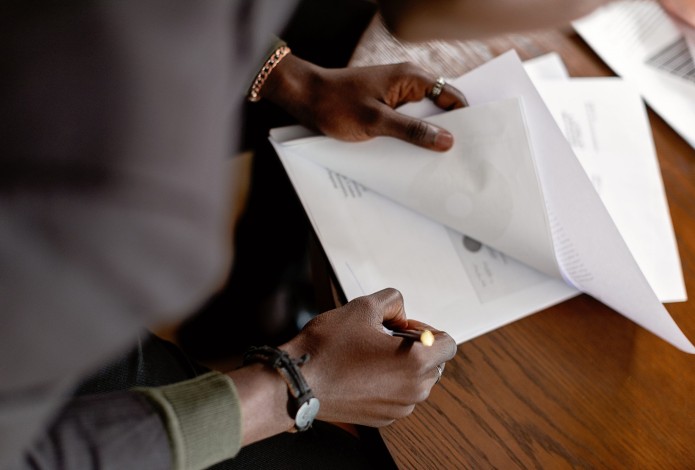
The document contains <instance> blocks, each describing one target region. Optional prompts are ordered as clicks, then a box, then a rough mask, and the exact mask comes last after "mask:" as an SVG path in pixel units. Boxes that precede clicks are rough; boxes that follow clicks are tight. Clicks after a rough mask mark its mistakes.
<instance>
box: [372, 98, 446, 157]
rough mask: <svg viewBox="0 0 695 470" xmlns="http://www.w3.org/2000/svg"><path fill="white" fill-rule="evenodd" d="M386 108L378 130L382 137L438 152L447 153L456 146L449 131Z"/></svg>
mask: <svg viewBox="0 0 695 470" xmlns="http://www.w3.org/2000/svg"><path fill="white" fill-rule="evenodd" d="M384 108H385V109H384V118H383V119H382V120H381V125H380V126H379V129H377V131H378V133H379V134H380V135H386V136H390V137H395V138H397V139H401V140H404V141H406V142H409V143H411V144H414V145H417V146H419V147H424V148H426V149H430V150H435V151H437V152H445V151H447V150H449V149H450V148H451V147H452V146H453V145H454V136H453V135H451V133H450V132H449V131H447V130H445V129H442V128H441V127H437V126H434V125H432V124H430V123H428V122H425V121H421V120H419V119H415V118H412V117H409V116H405V115H403V114H400V113H397V112H396V111H394V110H392V109H391V108H389V107H388V106H384Z"/></svg>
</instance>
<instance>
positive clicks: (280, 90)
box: [228, 54, 467, 445]
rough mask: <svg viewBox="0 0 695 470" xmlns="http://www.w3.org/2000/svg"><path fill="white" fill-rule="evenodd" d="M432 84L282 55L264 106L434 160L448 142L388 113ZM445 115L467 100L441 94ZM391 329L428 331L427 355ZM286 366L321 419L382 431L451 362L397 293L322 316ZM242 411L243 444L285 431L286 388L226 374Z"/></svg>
mask: <svg viewBox="0 0 695 470" xmlns="http://www.w3.org/2000/svg"><path fill="white" fill-rule="evenodd" d="M435 80H436V77H433V76H431V75H430V74H427V73H426V72H424V71H423V70H421V69H419V68H417V67H415V66H414V65H412V64H397V65H387V66H378V67H365V68H348V69H324V68H321V67H318V66H316V65H313V64H311V63H309V62H306V61H304V60H302V59H299V58H298V57H295V56H293V55H292V54H289V55H288V56H286V57H285V58H284V59H283V60H282V61H281V62H280V64H279V65H278V66H277V67H276V68H275V69H274V70H273V71H272V73H271V74H270V76H269V78H268V80H267V81H266V83H265V85H264V86H263V88H262V89H261V93H260V95H261V97H262V98H263V99H268V100H270V101H273V102H274V103H275V104H277V105H279V106H281V107H283V108H285V110H287V111H288V112H289V113H290V114H292V115H294V116H295V117H296V118H298V119H299V120H300V122H302V123H303V124H304V125H306V126H308V127H310V128H312V129H315V130H318V131H320V132H322V133H324V134H326V135H329V136H332V137H335V138H338V139H341V140H348V141H362V140H367V139H370V138H372V137H375V136H379V135H383V136H391V137H395V138H399V139H402V140H405V141H407V142H410V143H412V144H415V145H419V146H421V147H425V148H428V149H430V150H435V151H446V150H448V149H450V148H451V146H452V145H453V136H452V135H451V134H450V133H449V132H448V131H446V130H444V129H441V128H439V127H436V126H433V125H431V124H429V123H427V122H425V121H421V120H418V119H414V118H410V117H407V116H404V115H402V114H400V113H398V112H396V111H394V108H396V107H397V106H400V105H401V104H404V103H407V102H411V101H420V100H422V99H424V98H426V97H428V96H429V95H430V93H431V91H432V87H433V86H434V83H435ZM434 102H435V104H436V105H437V106H439V107H440V108H442V109H445V110H446V109H456V108H461V107H463V106H465V105H466V104H467V103H466V100H465V98H464V96H463V95H462V94H461V93H460V92H459V91H458V90H456V89H454V88H453V87H451V86H449V85H445V86H444V88H443V90H442V93H441V94H440V95H439V96H438V97H436V98H435V99H434ZM384 326H386V327H388V328H391V329H421V328H427V329H430V330H431V331H432V332H433V333H434V335H435V342H434V344H433V345H432V346H431V347H425V346H423V345H422V344H421V343H419V342H417V343H412V342H411V341H410V340H404V339H402V338H396V337H393V336H390V335H389V334H387V333H385V332H384ZM281 349H283V350H285V351H287V352H288V353H289V354H290V356H292V357H300V356H301V355H303V354H305V353H309V354H310V356H311V360H310V361H309V362H308V363H307V364H305V365H304V366H303V368H302V371H303V373H304V376H305V378H306V380H307V383H308V384H309V385H310V386H311V388H312V390H313V392H314V394H315V396H316V397H317V398H318V399H319V400H320V402H321V408H320V411H319V415H318V419H321V420H324V421H330V422H341V423H352V424H362V425H367V426H384V425H387V424H390V423H392V422H393V421H394V420H396V419H399V418H403V417H405V416H408V415H409V414H410V413H412V411H413V409H414V407H415V405H416V404H417V403H420V402H422V401H424V400H426V399H427V397H428V396H429V393H430V390H431V388H432V386H434V384H435V383H436V381H437V378H438V372H437V366H438V365H441V364H443V363H445V362H446V361H448V360H450V359H451V358H452V357H453V356H454V355H455V353H456V343H455V342H454V340H453V339H452V338H451V337H450V336H449V335H447V334H446V333H444V332H441V331H438V330H436V329H434V328H432V327H429V326H427V325H424V324H422V323H420V322H417V321H414V320H408V319H407V317H406V313H405V309H404V306H403V299H402V297H401V295H400V293H399V292H398V291H397V290H395V289H386V290H383V291H380V292H376V293H374V294H372V295H369V296H365V297H360V298H358V299H355V300H353V301H352V302H349V303H348V304H346V305H345V306H343V307H341V308H338V309H335V310H332V311H330V312H326V313H323V314H321V315H319V316H317V317H316V318H314V319H313V320H312V321H311V322H309V323H308V324H307V325H306V326H305V327H304V329H303V330H302V331H301V332H300V333H299V334H298V335H297V336H296V337H295V338H293V339H292V340H291V341H289V342H288V343H286V344H284V345H282V346H281ZM228 375H229V376H230V377H231V378H232V379H233V380H234V382H235V384H236V387H237V390H238V393H239V398H240V402H241V406H242V416H243V417H244V418H243V419H244V421H243V427H242V429H243V445H247V444H251V443H253V442H256V441H258V440H261V439H264V438H266V437H269V436H272V435H274V434H278V433H280V432H283V431H287V430H288V429H291V428H292V427H293V425H294V422H293V420H292V418H290V416H289V415H288V413H287V385H286V384H285V382H284V381H283V380H282V378H281V377H280V375H279V374H278V373H277V372H275V371H274V370H272V369H270V368H269V367H267V366H264V365H260V364H253V365H250V366H247V367H243V368H241V369H237V370H234V371H232V372H229V373H228Z"/></svg>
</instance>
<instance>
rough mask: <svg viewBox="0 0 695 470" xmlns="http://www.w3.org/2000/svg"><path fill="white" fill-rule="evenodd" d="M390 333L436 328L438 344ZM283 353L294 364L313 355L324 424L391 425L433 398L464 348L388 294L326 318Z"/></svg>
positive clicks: (313, 381)
mask: <svg viewBox="0 0 695 470" xmlns="http://www.w3.org/2000/svg"><path fill="white" fill-rule="evenodd" d="M384 326H386V327H388V328H391V329H406V328H417V329H421V328H428V329H430V330H431V331H432V332H433V333H434V336H435V341H434V344H433V345H432V346H431V347H426V346H424V345H423V344H422V343H419V342H412V341H411V340H406V339H402V338H397V337H394V336H391V335H389V334H388V333H386V332H384V330H383V327H384ZM281 349H284V350H285V351H288V352H289V353H290V355H291V356H293V357H299V356H301V355H302V354H304V353H309V354H310V355H311V359H310V360H309V362H308V363H306V364H305V365H304V366H303V367H302V372H303V374H304V376H305V377H306V380H307V383H308V384H309V386H310V387H311V388H312V390H313V392H314V395H315V396H316V397H317V398H318V399H319V400H320V402H321V409H320V412H319V416H318V417H319V419H321V420H324V421H336V422H345V423H353V424H363V425H367V426H384V425H387V424H390V423H391V422H393V421H394V420H396V419H398V418H403V417H405V416H407V415H409V414H410V413H411V412H412V411H413V408H414V407H415V405H416V404H417V403H420V402H422V401H424V400H426V399H427V397H428V396H429V393H430V389H431V388H432V386H433V385H434V384H435V383H436V381H437V378H438V373H437V366H438V365H440V364H443V363H444V362H446V361H448V360H449V359H451V358H452V357H453V356H454V354H456V343H455V342H454V340H453V339H452V338H451V337H450V336H449V335H447V334H446V333H443V332H441V331H437V330H434V329H432V328H430V327H427V326H426V325H423V324H422V323H420V322H415V321H412V320H410V321H409V320H407V319H406V316H405V312H404V310H403V299H402V297H401V294H400V293H399V292H398V291H397V290H395V289H385V290H382V291H380V292H377V293H375V294H372V295H368V296H365V297H360V298H358V299H355V300H353V301H352V302H349V303H348V304H346V305H345V306H343V307H341V308H338V309H336V310H332V311H330V312H327V313H324V314H322V315H319V316H318V317H316V318H314V319H313V320H312V321H310V322H309V323H308V324H307V325H306V327H305V328H304V329H303V330H302V331H301V332H300V333H299V335H298V336H297V337H296V338H294V339H293V340H291V341H290V342H289V343H287V344H285V345H284V346H281Z"/></svg>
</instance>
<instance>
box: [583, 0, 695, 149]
mask: <svg viewBox="0 0 695 470" xmlns="http://www.w3.org/2000/svg"><path fill="white" fill-rule="evenodd" d="M573 24H574V28H575V29H576V30H577V32H578V33H579V34H580V35H581V36H582V37H583V38H584V40H585V41H586V42H587V43H588V44H589V45H590V46H591V47H592V49H594V50H595V51H596V53H597V54H598V55H599V56H601V58H602V59H603V60H604V61H605V62H606V63H607V64H608V66H610V67H611V68H612V69H613V70H614V71H615V72H616V73H617V74H618V75H620V76H621V77H623V78H624V79H625V80H627V81H629V82H630V83H632V84H633V85H634V86H635V88H636V89H637V90H639V92H640V93H641V94H642V96H643V97H644V99H645V101H647V103H649V106H651V107H652V108H653V109H654V111H656V112H657V113H659V115H661V117H662V118H663V119H664V120H665V121H666V122H668V123H669V125H670V126H671V127H673V129H674V130H675V131H676V132H678V133H679V134H680V135H681V136H683V138H684V139H685V140H687V141H688V142H689V143H690V145H691V146H693V147H695V56H693V55H692V52H691V51H692V50H693V49H695V30H694V29H693V28H692V26H689V25H686V24H685V23H683V22H679V21H678V20H676V19H673V18H670V17H669V16H668V15H667V14H666V13H665V12H664V11H663V10H662V9H661V7H660V6H659V4H658V3H657V2H656V1H653V0H630V1H622V2H614V3H611V4H609V5H607V6H605V7H602V8H600V9H599V10H598V11H596V12H595V13H593V14H592V15H590V16H588V17H586V18H583V19H581V20H579V21H576V22H574V23H573Z"/></svg>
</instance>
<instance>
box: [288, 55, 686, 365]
mask: <svg viewBox="0 0 695 470" xmlns="http://www.w3.org/2000/svg"><path fill="white" fill-rule="evenodd" d="M454 85H455V86H457V87H459V88H460V89H461V90H462V91H463V92H464V94H465V95H466V96H467V98H468V100H469V102H470V103H471V104H472V106H473V107H472V108H471V109H467V110H460V111H456V112H451V113H446V114H444V115H441V116H436V117H435V118H432V119H433V120H435V121H437V122H438V124H440V125H442V126H443V127H445V128H448V129H449V130H455V129H458V128H457V125H459V124H460V123H461V122H462V121H461V120H462V119H467V118H468V117H470V116H469V114H475V113H479V112H487V113H488V114H489V116H488V118H485V119H480V122H481V123H483V124H484V125H490V126H493V125H494V126H497V128H496V130H495V131H494V132H492V133H488V135H485V132H482V134H481V135H482V137H481V141H480V142H477V141H475V140H473V141H472V142H467V141H465V140H461V138H460V137H459V134H458V131H459V130H456V131H455V132H454V134H455V136H456V144H455V146H454V148H453V149H452V150H450V151H449V152H448V154H447V155H440V154H432V153H430V152H427V151H425V150H420V151H419V152H420V154H419V155H413V154H410V152H411V151H412V149H409V150H407V151H406V150H405V148H404V147H399V145H396V143H395V141H394V140H393V139H388V138H377V139H374V140H372V141H370V142H366V143H363V144H359V149H357V148H356V147H355V145H356V144H344V143H339V142H336V141H333V140H331V139H327V138H310V139H305V140H304V141H299V142H293V143H292V145H289V146H288V145H279V144H278V143H277V142H276V147H277V149H278V153H279V154H281V155H282V158H283V162H285V164H286V165H287V162H288V161H290V160H293V159H301V158H305V159H308V160H311V161H313V162H314V163H318V164H320V165H321V166H324V167H327V168H330V169H331V170H332V171H339V172H340V173H341V174H343V175H346V176H349V177H351V178H353V179H355V180H357V181H359V182H360V183H361V184H364V185H367V186H369V187H370V188H371V189H373V190H374V191H377V192H380V193H388V196H389V197H390V198H393V199H395V200H396V201H398V202H399V203H401V204H404V205H406V206H409V207H411V208H412V209H415V210H420V211H422V210H423V208H425V209H433V210H434V212H435V214H434V216H433V217H435V219H436V220H438V221H439V222H442V223H445V224H447V225H451V224H459V225H457V226H456V230H459V231H469V233H467V235H469V236H472V235H470V231H471V230H475V231H477V232H476V233H477V235H476V236H473V238H474V239H475V238H477V239H478V240H480V241H481V242H483V243H486V244H489V245H491V246H496V247H500V246H504V247H505V253H507V254H510V255H512V256H514V257H516V258H517V259H523V260H524V261H525V262H526V263H527V264H529V265H531V266H535V267H536V268H538V270H539V271H542V272H544V273H547V274H553V271H554V274H557V273H558V272H559V273H561V276H562V277H563V278H564V279H565V280H566V281H567V282H568V283H569V284H571V285H573V286H575V287H577V288H579V289H580V290H582V291H584V292H587V293H589V294H591V295H592V296H594V297H596V298H598V299H599V300H601V301H603V302H604V303H606V304H607V305H609V306H610V307H612V308H613V309H615V310H617V311H619V312H620V313H622V314H623V315H625V316H627V317H628V318H630V319H632V320H633V321H635V322H637V323H638V324H640V325H642V326H643V327H645V328H646V329H648V330H650V331H652V332H653V333H655V334H657V335H658V336H660V337H662V338H663V339H665V340H666V341H669V342H671V343H672V344H674V345H675V346H677V347H679V348H680V349H682V350H684V351H688V352H695V348H693V346H692V344H691V343H690V342H689V341H688V340H687V338H685V336H684V335H683V334H682V332H681V331H680V330H679V329H678V327H677V325H676V324H675V323H674V322H673V320H672V319H671V317H670V316H669V315H668V313H667V312H666V310H665V309H664V307H663V306H662V305H661V304H660V303H659V301H658V299H657V298H656V296H655V295H654V292H653V291H652V289H651V288H650V286H649V284H648V282H647V280H646V279H645V277H644V275H643V274H642V273H641V271H640V269H639V267H638V265H637V263H636V262H635V260H634V259H633V257H632V256H631V254H630V251H629V249H628V247H627V246H626V244H625V242H624V241H623V239H622V238H621V237H620V235H619V233H618V230H617V229H616V227H615V225H614V224H613V222H612V220H611V218H610V216H609V214H608V212H607V211H606V209H605V207H604V206H603V204H602V203H601V201H600V199H599V197H598V195H597V194H596V192H595V191H594V190H593V188H592V186H591V182H590V181H589V179H588V178H587V177H586V174H585V173H584V171H583V169H582V167H581V165H580V164H579V162H578V161H577V159H576V158H575V156H574V155H573V153H572V150H571V148H570V147H569V144H568V143H567V141H566V140H565V138H564V137H563V135H562V133H561V132H560V129H559V128H558V127H557V125H556V124H555V122H554V121H553V118H552V116H551V114H550V113H549V111H548V109H547V108H546V107H545V105H544V104H543V101H542V99H541V97H540V96H539V95H538V93H537V91H536V90H535V88H534V86H533V85H532V83H531V81H530V80H529V78H528V76H527V75H526V74H525V72H524V71H523V68H522V66H521V63H520V62H519V60H518V57H516V55H515V54H513V53H507V54H505V55H503V56H501V57H499V58H497V59H495V60H493V61H491V62H489V63H488V64H485V65H483V66H482V67H480V68H478V69H476V70H474V71H472V72H470V73H469V74H467V75H465V76H463V77H461V78H460V79H458V80H456V81H455V82H454ZM500 99H506V100H505V101H503V102H502V103H494V104H491V105H489V106H478V105H481V104H484V103H492V102H494V101H499V100H500ZM509 99H511V100H509ZM519 99H520V100H521V101H522V102H523V113H521V114H520V113H519V112H514V109H516V110H520V109H521V106H519V101H518V100H519ZM425 108H427V105H426V104H421V105H419V106H413V107H411V111H417V112H419V113H420V114H421V115H422V113H425V112H428V111H427V109H425ZM430 110H431V111H434V110H433V109H432V108H430ZM501 111H504V114H501ZM496 112H499V113H498V114H497V119H498V120H500V121H503V122H504V123H503V124H500V123H491V122H490V121H494V119H490V116H494V115H495V113H496ZM505 116H506V117H505ZM523 116H525V117H526V121H525V127H526V131H527V132H526V139H524V138H523V136H522V133H521V132H520V131H519V130H520V122H522V123H523V121H522V117H523ZM472 121H475V120H472ZM472 121H471V120H469V121H466V122H472ZM500 126H501V127H500ZM521 127H524V126H521ZM493 128H494V127H493ZM478 130H480V129H478ZM495 133H500V134H499V135H500V137H502V138H501V139H500V140H501V142H498V143H495V144H494V145H492V147H493V150H492V151H491V153H490V155H491V157H492V163H490V165H491V166H486V164H487V163H488V162H486V161H483V160H482V159H481V158H480V157H481V155H487V153H488V150H487V147H488V144H489V142H488V141H489V140H490V136H492V135H494V134H495ZM525 140H526V141H527V145H528V146H529V149H528V150H529V151H527V150H526V149H524V148H523V144H524V141H525ZM478 144H480V145H478ZM500 145H501V146H504V145H509V146H510V148H508V150H507V151H508V152H510V153H512V154H514V155H516V156H517V157H518V160H520V161H514V162H510V161H509V160H508V159H507V160H505V157H504V156H502V155H501V154H500V151H499V149H497V150H495V149H494V147H495V146H500ZM346 146H348V147H349V146H352V148H353V149H354V150H353V151H352V152H346ZM468 146H470V147H472V148H474V150H475V152H474V153H473V155H474V156H473V157H472V158H471V161H468V160H466V156H467V155H469V154H470V151H469V150H468V149H466V148H464V147H468ZM290 149H291V150H290ZM531 149H532V150H531ZM404 152H408V153H407V154H404ZM337 153H342V156H341V158H336V154H337ZM529 154H530V155H532V163H533V165H529V162H528V156H529ZM404 155H406V156H407V155H409V156H408V157H407V158H404ZM435 158H439V159H440V160H441V162H436V161H434V159H435ZM507 158H508V157H507ZM456 159H459V160H464V161H459V162H457V163H454V162H453V160H456ZM412 160H417V161H416V162H413V161H412ZM448 160H452V161H448ZM389 161H390V163H389ZM472 163H474V164H473V165H472V166H471V164H472ZM497 164H500V165H501V164H504V165H507V164H509V165H513V170H511V171H510V170H509V169H508V168H502V167H497V166H496V165H497ZM404 165H405V168H404V170H403V171H402V170H401V169H402V167H403V166H404ZM435 167H440V169H443V170H444V172H445V174H440V175H434V174H433V173H436V172H432V171H430V172H429V173H428V172H427V170H431V169H433V168H435ZM435 169H436V168H435ZM462 170H466V171H467V174H463V173H461V171H462ZM531 170H535V175H532V174H531V173H530V171H531ZM457 171H458V172H459V175H458V176H455V175H454V174H453V172H457ZM423 172H424V175H425V176H427V177H428V178H429V179H430V180H431V181H433V182H435V183H437V184H438V185H440V186H439V187H436V188H432V187H425V186H422V185H420V186H418V185H417V183H414V181H413V178H414V177H415V176H422V175H423ZM290 173H292V172H290ZM375 175H376V176H375ZM399 182H400V184H399ZM522 185H526V186H527V188H526V190H527V194H526V195H525V196H523V197H522V200H521V201H519V203H518V206H517V201H516V199H515V197H516V196H521V193H522V191H521V190H520V188H521V186H522ZM447 188H448V189H447ZM539 192H540V194H541V196H542V198H543V201H542V203H540V204H539V201H538V193H539ZM417 193H419V197H418V196H416V194H417ZM431 193H433V194H431ZM461 195H463V196H465V197H459V196H461ZM488 195H489V196H490V197H492V199H493V201H495V202H494V203H493V204H492V205H488V206H486V209H487V212H486V213H485V216H482V215H479V214H478V213H476V210H477V208H476V207H474V206H472V204H469V203H470V202H473V201H478V200H479V199H483V196H485V198H487V196H488ZM300 196H302V191H300ZM452 196H454V197H453V198H452ZM317 197H318V195H317ZM302 199H303V201H304V203H305V204H306V205H307V210H308V212H309V213H310V214H311V213H312V211H313V210H312V208H311V207H310V206H311V205H312V204H313V202H311V201H308V200H306V198H305V197H303V196H302ZM422 200H424V201H428V202H426V203H424V204H423V203H422ZM442 202H443V203H444V207H441V203H442ZM437 204H439V205H440V206H439V207H431V206H432V205H437ZM488 204H489V203H488ZM509 204H511V205H512V209H511V212H510V209H509V206H508V205H509ZM517 209H519V211H517ZM518 213H521V214H523V215H525V216H527V217H529V223H528V224H527V226H526V227H521V224H520V223H519V221H518V220H516V219H515V218H516V217H517V214H518ZM541 213H542V214H543V215H541ZM427 216H428V217H432V216H431V215H430V214H427ZM312 219H313V215H312ZM336 220H339V219H336ZM477 224H481V226H478V225H477ZM510 228H512V229H510ZM517 228H519V229H520V230H521V233H516V232H515V230H516V229H517ZM346 229H347V230H349V227H347V228H346ZM462 229H463V230H462ZM544 230H549V232H550V235H547V234H546V233H544ZM512 232H514V233H512ZM404 233H406V234H407V233H408V232H407V231H404ZM319 236H320V237H322V242H323V229H322V228H321V227H319ZM486 237H489V238H486ZM549 238H550V247H551V250H552V253H553V254H554V257H555V258H556V260H557V262H556V263H555V265H554V266H551V265H550V263H549V261H550V260H551V256H550V255H549V252H548V239H549ZM464 240H465V239H464ZM462 243H464V241H462ZM470 243H475V240H473V241H472V242H471V241H470V240H469V244H470ZM522 243H524V245H521V244H522ZM527 244H528V245H527ZM344 248H345V249H348V246H347V245H346V246H345V247H344ZM464 248H465V243H464ZM327 251H329V249H327ZM369 255H372V256H365V257H363V258H362V259H365V260H368V259H369V258H371V257H373V255H378V256H381V255H380V254H379V253H371V254H369ZM329 256H330V254H329ZM331 261H332V262H333V260H331ZM334 267H336V266H335V264H334ZM336 268H337V267H336ZM435 269H436V266H435ZM473 272H475V271H473ZM538 275H539V276H542V275H541V274H540V273H538ZM473 277H475V276H473ZM479 279H482V278H480V277H479ZM354 282H356V283H358V284H359V283H361V282H362V281H361V279H360V278H359V277H355V281H354ZM343 283H344V281H343V279H342V278H341V284H343ZM389 285H393V284H391V283H389ZM395 287H398V288H401V286H398V285H396V286H395ZM414 289H415V290H419V289H420V286H419V285H418V286H414ZM527 291H528V290H527ZM406 295H407V294H406ZM566 295H571V292H569V291H568V292H567V293H566ZM479 297H480V296H479ZM557 297H558V298H559V297H561V296H560V295H559V294H558V296H557ZM430 300H432V299H430ZM434 310H436V309H434V308H433V309H432V311H431V314H432V315H433V316H436V315H437V312H436V311H434ZM418 313H420V312H418ZM427 314H428V312H423V313H422V314H420V315H419V317H420V319H422V320H423V321H427V322H429V323H432V324H433V325H434V326H436V327H440V325H442V326H441V327H445V328H447V329H449V330H451V331H460V329H461V328H460V327H459V329H458V330H452V328H451V327H450V326H449V325H453V324H457V323H464V324H465V323H466V322H467V314H468V312H467V311H465V310H464V311H463V312H461V311H458V310H457V311H456V312H451V313H450V314H448V316H447V318H446V319H445V321H444V320H443V321H431V320H430V319H429V318H428V317H427V316H426V315H427ZM453 315H456V318H451V316H453ZM433 318H434V317H433ZM434 319H435V320H438V319H437V318H434ZM509 321H510V320H509ZM503 323H504V322H502V323H500V324H503ZM497 326H499V324H498V325H497ZM493 327H494V326H493ZM481 332H482V330H481ZM455 334H456V333H455ZM457 339H459V340H460V339H461V338H460V337H457Z"/></svg>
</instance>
